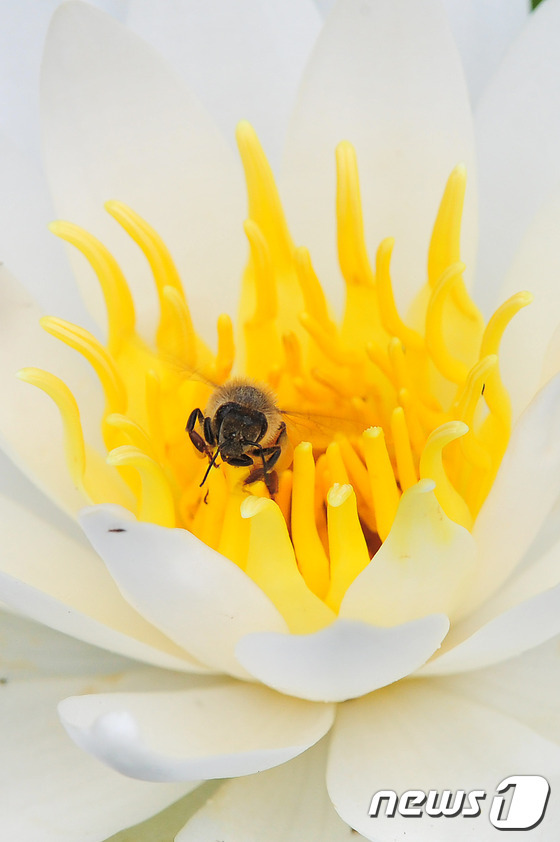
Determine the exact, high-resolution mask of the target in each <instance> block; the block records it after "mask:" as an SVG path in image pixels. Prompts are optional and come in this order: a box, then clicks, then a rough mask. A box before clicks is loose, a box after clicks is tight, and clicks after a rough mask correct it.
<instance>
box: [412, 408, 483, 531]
mask: <svg viewBox="0 0 560 842" xmlns="http://www.w3.org/2000/svg"><path fill="white" fill-rule="evenodd" d="M468 430H469V428H468V427H467V425H466V424H463V422H462V421H449V422H448V423H447V424H442V426H441V427H439V428H438V429H437V430H434V432H433V433H431V434H430V435H429V436H428V441H427V442H426V446H425V448H424V450H423V451H422V456H421V457H420V478H421V479H433V480H434V482H435V484H436V491H435V494H436V497H437V499H438V502H439V504H440V506H441V508H442V509H443V511H444V512H445V514H446V515H447V516H448V517H449V518H451V520H454V521H455V523H459V524H460V525H461V526H464V527H465V528H466V529H471V528H472V515H471V513H470V511H469V508H468V506H467V504H466V503H465V501H464V500H463V498H462V497H461V495H460V494H459V493H458V492H457V491H456V490H455V488H453V486H452V485H451V482H450V481H449V478H448V476H447V474H446V473H445V469H444V467H443V455H442V451H443V448H444V447H445V445H446V444H449V443H450V442H452V441H454V440H455V439H458V438H460V437H461V436H464V435H465V434H466V433H467V432H468Z"/></svg>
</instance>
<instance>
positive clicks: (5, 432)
mask: <svg viewBox="0 0 560 842" xmlns="http://www.w3.org/2000/svg"><path fill="white" fill-rule="evenodd" d="M41 315H43V314H42V313H41V311H40V310H39V308H38V307H37V305H36V304H35V302H34V301H33V299H32V298H31V297H30V296H29V294H28V293H27V292H26V291H25V290H24V289H23V287H22V286H21V285H20V284H19V283H18V282H17V281H16V280H15V279H14V278H13V277H11V275H10V274H9V272H8V270H7V269H6V268H5V267H4V266H0V332H1V335H2V343H1V344H0V387H1V391H2V401H1V402H0V446H1V447H2V449H3V450H5V451H6V453H7V454H8V456H9V457H10V458H11V459H12V461H13V462H15V463H16V465H17V466H18V467H19V468H20V469H21V470H22V471H23V472H24V473H25V474H26V475H27V476H29V477H30V478H31V479H32V480H33V482H35V483H36V484H37V485H39V487H40V488H41V489H42V490H44V491H45V493H47V494H48V495H49V496H50V497H52V498H53V499H54V500H55V501H56V502H57V504H58V505H60V506H62V508H64V509H66V510H67V511H70V512H76V511H77V510H78V509H80V508H81V507H82V506H83V505H84V497H83V495H82V494H81V493H80V492H78V491H77V490H76V489H75V488H74V486H73V483H72V480H71V478H70V474H69V472H68V471H67V470H66V457H65V452H64V443H63V435H62V423H61V420H60V415H59V413H58V410H57V408H56V407H55V405H54V403H52V401H51V400H50V399H49V398H48V397H47V396H46V395H45V394H44V393H43V392H41V391H40V390H39V389H37V388H35V387H34V386H31V385H29V384H28V383H22V382H21V381H19V380H18V379H17V378H16V372H17V371H18V370H19V369H21V368H23V367H24V366H40V367H41V368H44V369H46V370H47V371H50V372H52V373H53V374H56V375H57V376H58V377H60V378H61V379H62V380H64V382H65V383H66V384H67V385H68V386H69V387H70V389H71V390H72V392H73V393H74V395H75V396H76V398H77V400H78V403H79V405H80V409H81V412H82V419H83V422H84V428H85V435H86V439H89V440H90V441H94V442H96V441H97V437H95V438H93V436H92V435H91V434H90V433H91V430H90V427H88V425H87V423H86V421H87V419H88V418H89V419H90V423H91V424H93V423H95V421H98V419H100V417H101V413H102V406H103V404H102V402H101V401H102V398H101V394H100V388H99V387H98V384H97V383H96V382H95V381H94V380H93V379H92V378H91V377H90V376H89V372H88V370H87V368H86V366H85V365H82V362H83V361H82V360H80V359H78V358H77V355H74V354H73V353H72V352H70V351H69V349H67V348H64V347H63V346H62V343H60V342H59V341H58V340H56V339H53V337H51V336H48V335H47V334H46V333H45V332H44V330H42V328H41V327H40V326H39V319H40V317H41ZM38 419H40V423H39V422H38ZM97 435H98V434H97Z"/></svg>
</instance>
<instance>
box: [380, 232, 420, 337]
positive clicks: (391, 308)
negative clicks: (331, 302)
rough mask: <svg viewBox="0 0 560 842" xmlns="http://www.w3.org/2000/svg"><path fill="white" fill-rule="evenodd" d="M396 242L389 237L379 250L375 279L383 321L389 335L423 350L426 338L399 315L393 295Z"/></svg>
mask: <svg viewBox="0 0 560 842" xmlns="http://www.w3.org/2000/svg"><path fill="white" fill-rule="evenodd" d="M394 244H395V241H394V240H393V238H392V237H387V239H386V240H383V242H382V243H381V245H380V246H379V248H378V250H377V260H376V264H375V280H376V283H377V295H378V297H379V310H380V312H381V321H382V322H383V327H384V328H385V330H386V331H387V333H388V334H389V336H396V337H398V339H400V341H401V342H402V343H403V345H406V346H407V347H408V348H414V349H417V350H421V349H422V348H423V347H424V340H423V339H422V337H421V336H420V334H419V333H417V332H416V331H415V330H412V329H411V328H409V327H407V326H406V325H405V323H404V322H403V320H402V319H401V317H400V316H399V313H398V311H397V306H396V304H395V299H394V297H393V285H392V282H391V274H390V265H391V255H392V253H393V246H394Z"/></svg>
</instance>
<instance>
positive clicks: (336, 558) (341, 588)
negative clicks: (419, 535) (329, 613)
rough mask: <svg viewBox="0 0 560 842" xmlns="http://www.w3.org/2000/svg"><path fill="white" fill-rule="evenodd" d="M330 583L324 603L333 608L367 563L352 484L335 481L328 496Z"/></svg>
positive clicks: (364, 542) (336, 606)
mask: <svg viewBox="0 0 560 842" xmlns="http://www.w3.org/2000/svg"><path fill="white" fill-rule="evenodd" d="M327 503H328V525H329V554H330V558H331V585H330V588H329V592H328V595H327V600H326V601H327V605H329V606H330V607H331V608H332V609H333V610H334V611H337V610H338V608H339V607H340V603H341V601H342V597H343V596H344V594H345V593H346V590H347V589H348V586H349V585H351V584H352V582H353V581H354V579H355V578H356V576H357V575H358V574H359V573H361V572H362V570H363V569H364V568H365V567H366V566H367V565H368V564H369V562H370V558H369V552H368V548H367V544H366V541H365V538H364V533H363V532H362V528H361V526H360V521H359V519H358V508H357V505H356V495H355V494H354V491H353V489H352V486H351V485H339V484H338V483H335V485H333V487H332V488H331V490H330V491H329V493H328V495H327Z"/></svg>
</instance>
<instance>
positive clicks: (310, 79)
mask: <svg viewBox="0 0 560 842" xmlns="http://www.w3.org/2000/svg"><path fill="white" fill-rule="evenodd" d="M341 140H349V141H350V142H351V143H353V144H354V146H355V147H356V151H357V155H358V166H359V170H360V182H361V191H362V201H363V206H364V218H365V229H366V240H367V243H368V246H369V249H370V257H371V259H372V260H373V259H374V257H375V250H376V249H377V247H378V245H379V243H380V241H381V240H382V239H383V238H384V237H388V236H392V237H395V239H396V244H395V253H394V259H393V263H394V269H393V276H394V281H395V284H394V286H395V292H396V296H397V299H398V302H397V303H398V304H399V305H400V306H401V308H402V307H403V306H405V305H408V304H409V303H410V301H411V299H412V297H413V295H414V294H415V293H416V291H417V290H418V286H419V283H421V282H422V280H423V279H424V277H425V274H426V259H427V249H428V243H429V238H430V234H431V228H432V226H433V223H434V220H435V215H436V212H437V208H438V204H439V201H440V199H441V194H442V192H443V188H444V186H445V182H446V180H447V178H448V176H449V174H450V172H451V170H452V169H453V167H454V166H456V165H457V164H458V163H460V162H461V161H463V162H465V163H466V164H467V167H468V171H469V173H470V178H471V183H470V187H469V191H468V197H467V206H466V209H465V222H464V228H463V252H464V254H463V259H464V261H465V263H466V264H467V266H468V267H469V268H470V269H472V267H473V261H474V248H475V246H476V242H475V236H476V235H475V227H474V226H475V207H476V201H475V189H474V187H473V185H474V182H475V170H474V163H473V145H474V141H473V139H472V128H471V117H470V108H469V103H468V96H467V90H466V86H465V82H464V79H463V75H462V70H461V66H460V61H459V57H458V55H457V52H456V48H455V45H454V44H453V39H452V38H451V33H450V32H449V27H448V24H447V21H446V19H445V14H444V12H443V9H442V7H441V5H440V4H439V3H438V2H435V1H434V2H433V0H424V2H422V3H410V2H408V0H340V2H339V3H337V5H336V6H335V7H334V9H333V11H332V13H331V14H330V15H329V17H328V19H327V21H326V23H325V26H324V28H323V30H322V32H321V35H320V36H319V39H318V41H317V44H316V47H315V49H314V51H313V54H312V57H311V60H310V63H309V65H308V67H307V70H306V72H305V75H304V77H303V82H302V87H301V90H300V94H299V99H298V102H297V106H296V110H295V113H294V117H293V119H292V123H291V127H290V132H289V136H288V141H287V151H286V158H285V176H286V177H285V180H284V184H285V187H286V190H285V194H286V206H287V211H288V220H289V222H290V225H291V226H292V230H293V234H294V237H295V240H296V242H297V243H298V244H303V245H306V246H307V247H308V248H309V249H310V251H311V256H312V259H313V261H314V264H315V267H316V269H317V272H318V275H319V277H320V278H321V280H322V281H323V282H324V283H326V284H327V285H328V287H329V289H330V288H333V290H338V291H339V299H340V295H341V290H342V284H341V282H340V281H339V280H338V270H337V268H336V267H337V259H336V256H335V246H336V234H335V225H334V221H335V194H334V184H335V174H334V150H335V146H336V144H337V143H339V142H340V141H341ZM325 244H328V245H325Z"/></svg>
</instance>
